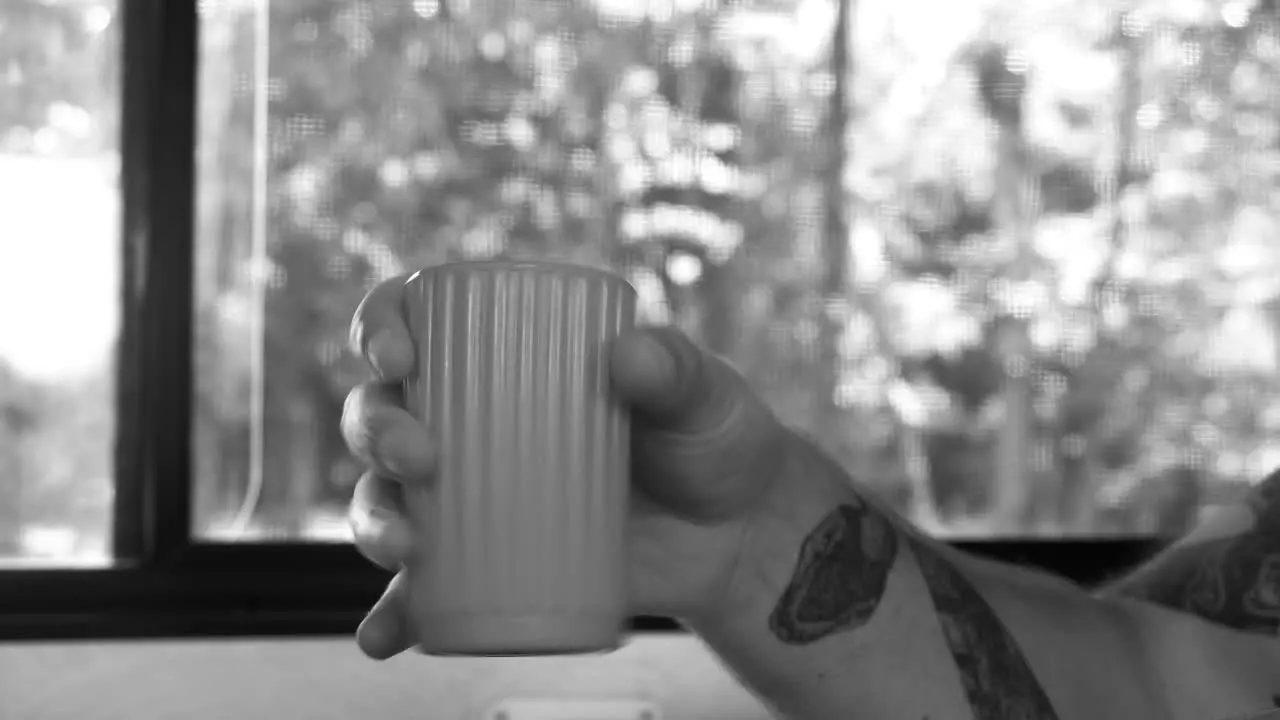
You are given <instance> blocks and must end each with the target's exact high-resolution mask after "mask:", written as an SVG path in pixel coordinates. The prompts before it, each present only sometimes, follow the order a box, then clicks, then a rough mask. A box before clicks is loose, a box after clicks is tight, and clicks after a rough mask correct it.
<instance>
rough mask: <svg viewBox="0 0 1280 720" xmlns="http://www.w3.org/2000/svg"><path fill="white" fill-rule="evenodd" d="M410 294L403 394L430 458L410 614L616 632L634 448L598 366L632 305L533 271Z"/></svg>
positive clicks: (465, 277) (601, 276)
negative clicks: (594, 626)
mask: <svg viewBox="0 0 1280 720" xmlns="http://www.w3.org/2000/svg"><path fill="white" fill-rule="evenodd" d="M415 278H416V279H415V280H411V281H410V285H411V290H410V293H409V295H410V297H409V298H408V299H407V302H408V303H409V304H410V306H411V308H410V321H411V324H412V325H413V326H414V329H415V332H417V333H418V335H417V338H418V342H419V372H418V374H417V377H416V378H414V379H411V380H410V381H409V383H408V385H407V387H406V389H407V391H408V392H407V395H408V400H409V405H410V410H411V411H413V412H415V414H417V415H418V416H419V417H425V418H426V419H427V420H428V423H429V424H430V425H431V426H432V427H433V429H434V430H435V431H436V432H437V434H438V436H439V438H440V443H441V460H440V476H439V479H438V481H437V483H436V485H437V487H436V488H435V489H434V490H433V491H432V492H431V493H428V494H430V495H434V496H435V497H434V500H430V501H423V502H421V503H420V504H419V506H418V507H419V508H421V509H422V511H423V514H425V515H426V517H424V518H422V520H423V522H424V523H425V524H427V525H429V527H425V528H423V530H424V531H425V533H426V534H427V535H428V536H429V537H430V538H431V539H430V540H429V541H428V542H426V543H425V544H424V547H423V552H425V553H426V557H424V558H422V561H423V562H424V563H425V565H426V566H427V567H429V568H430V570H429V572H427V575H428V579H427V581H426V582H425V583H424V584H423V585H421V588H422V592H421V593H420V594H419V597H417V598H416V599H415V602H416V603H418V607H417V611H418V612H425V613H427V614H428V615H432V616H441V617H442V621H443V616H446V615H448V616H463V615H469V616H475V615H480V616H486V617H488V616H509V617H512V618H514V617H516V616H519V617H527V618H533V617H552V616H556V617H569V616H573V617H584V619H585V617H590V616H597V618H598V619H599V620H604V619H605V618H604V617H603V615H609V616H612V615H618V617H617V618H616V620H617V621H618V622H621V621H623V620H624V619H625V607H624V597H623V593H624V592H625V585H624V578H623V575H622V573H623V566H624V560H625V558H624V556H623V555H622V552H623V550H624V548H623V538H624V533H625V524H626V512H625V510H626V502H627V494H628V483H627V482H626V479H627V473H628V471H629V456H630V447H629V440H630V437H629V433H628V430H629V424H628V420H627V417H626V414H625V412H624V411H623V410H622V408H620V407H619V406H617V405H616V404H615V403H614V402H613V401H612V400H611V399H610V395H609V391H608V360H607V357H606V356H605V354H604V353H606V351H607V347H606V341H607V340H609V339H612V338H613V337H616V336H617V335H618V334H619V333H620V332H621V331H622V330H623V329H624V328H626V327H629V326H630V325H631V322H632V319H633V317H634V312H635V299H634V291H633V290H632V289H631V288H630V286H629V285H628V284H627V283H626V282H625V281H624V280H622V279H621V278H618V277H615V276H611V275H608V274H605V273H600V272H597V271H592V270H585V269H574V268H569V269H568V270H566V268H565V267H563V266H556V265H546V264H539V263H528V264H524V263H520V264H516V265H514V266H513V265H512V264H510V263H483V262H481V263H458V264H455V265H446V266H440V267H438V268H431V269H428V270H424V271H423V272H422V273H419V275H418V276H415ZM415 314H416V317H415ZM464 318H465V322H461V320H462V319H464ZM610 619H612V617H610Z"/></svg>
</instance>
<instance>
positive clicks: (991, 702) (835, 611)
mask: <svg viewBox="0 0 1280 720" xmlns="http://www.w3.org/2000/svg"><path fill="white" fill-rule="evenodd" d="M904 542H905V543H907V544H908V545H909V547H911V549H912V551H913V553H914V555H915V556H916V558H917V562H918V563H919V566H920V570H921V574H922V575H923V577H924V581H925V584H926V586H927V587H928V592H929V596H930V598H931V600H932V602H933V606H934V609H935V611H936V612H937V614H938V619H939V621H940V622H941V625H942V630H943V633H944V635H945V640H946V643H947V647H948V648H949V649H950V651H951V655H952V657H953V658H954V660H955V663H956V668H957V669H958V670H959V673H960V680H961V684H962V686H963V688H964V692H965V695H966V697H967V698H968V700H969V704H970V706H971V707H972V709H973V714H974V718H975V720H1006V718H1018V719H1019V720H1057V717H1058V716H1057V714H1056V712H1055V711H1054V709H1053V706H1052V704H1051V703H1050V702H1049V698H1048V696H1047V695H1045V692H1044V689H1043V688H1042V687H1041V686H1040V683H1039V681H1038V680H1037V679H1036V677H1035V675H1034V674H1033V673H1032V671H1031V668H1030V667H1029V666H1028V664H1027V661H1026V659H1025V658H1024V657H1023V655H1022V651H1021V650H1020V649H1019V647H1018V644H1017V642H1016V641H1015V640H1014V638H1013V636H1012V635H1011V634H1010V633H1009V631H1008V629H1006V628H1005V626H1004V624H1003V623H1002V622H1001V621H1000V619H999V618H998V617H997V616H996V613H995V611H994V610H993V609H992V608H991V606H990V605H988V604H987V602H986V601H985V600H983V598H982V596H981V595H979V594H978V591H977V590H976V589H974V587H973V586H972V585H971V584H970V583H969V581H968V580H967V579H965V577H964V576H963V575H962V574H961V573H960V572H959V571H958V570H956V569H955V568H954V567H952V566H951V564H950V563H948V562H947V561H946V560H945V559H944V558H942V557H940V556H939V555H938V554H937V553H936V552H935V551H934V550H933V549H931V548H929V547H928V546H927V545H925V544H924V543H922V542H919V541H917V540H916V539H914V538H910V537H908V536H904V535H902V534H901V533H900V532H899V531H898V529H897V528H895V527H894V525H893V524H892V522H891V521H890V520H889V519H888V518H887V517H885V516H884V515H883V514H882V513H881V512H880V511H878V510H877V509H875V508H874V507H872V506H870V505H868V504H866V503H862V502H857V503H849V504H844V505H840V506H839V507H837V508H836V509H835V510H832V511H831V512H830V513H829V514H828V515H827V516H826V517H824V518H823V519H822V521H821V522H819V523H818V525H817V527H815V528H814V529H813V531H811V532H810V533H809V535H808V536H807V537H806V538H805V539H804V541H803V542H802V543H801V546H800V553H799V559H798V560H797V562H796V567H795V570H794V571H793V572H792V576H791V581H790V582H789V583H788V584H787V587H786V589H785V590H784V591H783V593H782V597H781V598H780V599H779V600H778V603H777V605H776V606H775V607H774V609H773V612H772V613H771V614H770V615H769V629H770V631H771V632H772V633H773V634H774V636H775V637H777V638H778V639H779V640H781V641H782V642H785V643H788V644H791V645H807V644H810V643H814V642H817V641H819V640H821V639H823V638H825V637H828V636H830V635H832V634H835V633H838V632H841V631H844V630H851V629H854V628H858V627H861V626H863V625H866V624H867V623H868V622H869V621H870V620H871V618H872V617H873V616H874V615H875V612H876V610H877V608H878V607H879V606H880V601H881V599H882V598H883V596H884V592H885V587H886V585H887V584H888V578H889V572H890V570H892V568H893V565H894V563H895V562H896V560H897V557H898V550H899V547H900V545H901V544H902V543H904Z"/></svg>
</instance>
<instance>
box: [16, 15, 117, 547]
mask: <svg viewBox="0 0 1280 720" xmlns="http://www.w3.org/2000/svg"><path fill="white" fill-rule="evenodd" d="M115 12H116V3H115V2H114V1H108V0H76V1H74V2H73V1H71V0H60V1H53V2H51V1H49V0H5V2H3V3H0V567H3V566H9V565H13V564H30V565H62V564H105V563H106V562H107V561H108V559H109V555H110V536H111V502H112V495H113V487H112V482H113V479H112V445H113V442H114V440H113V433H114V427H113V423H114V403H113V393H114V386H115V376H114V370H113V365H114V352H115V341H116V336H117V331H118V327H119V312H120V304H119V298H118V294H119V273H120V240H119V230H118V226H119V219H120V194H119V187H118V168H119V158H118V156H117V148H118V143H117V133H118V131H119V123H118V122H117V118H118V117H119V112H120V105H119V90H120V84H119V72H118V68H119V65H118V43H117V39H118V29H117V27H116V23H115V19H116V15H115Z"/></svg>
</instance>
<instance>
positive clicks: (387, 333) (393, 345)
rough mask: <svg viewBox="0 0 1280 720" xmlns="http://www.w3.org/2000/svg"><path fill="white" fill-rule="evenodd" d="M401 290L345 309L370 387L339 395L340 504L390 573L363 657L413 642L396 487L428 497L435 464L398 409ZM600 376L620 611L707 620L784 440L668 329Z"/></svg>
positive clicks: (363, 642)
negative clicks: (348, 493)
mask: <svg viewBox="0 0 1280 720" xmlns="http://www.w3.org/2000/svg"><path fill="white" fill-rule="evenodd" d="M403 292H404V279H403V278H397V279H394V280H391V281H388V282H386V283H383V284H382V285H380V286H378V287H377V288H375V289H374V290H373V291H372V292H371V293H370V294H369V295H368V296H367V297H366V298H365V299H364V301H363V302H362V303H361V304H360V307H359V308H358V309H357V310H356V314H355V318H354V319H353V321H352V326H351V342H352V345H353V348H354V349H355V350H356V351H358V352H360V353H361V354H362V355H363V356H364V357H365V358H366V360H367V361H368V362H369V364H370V366H372V368H373V369H374V374H375V376H376V380H375V381H374V382H370V383H366V384H364V385H361V386H359V387H357V388H356V389H354V390H352V391H351V394H350V395H349V396H348V397H347V401H346V406H345V407H344V409H343V418H342V431H343V436H344V437H345V438H346V441H347V444H348V445H349V446H350V448H351V450H352V452H354V453H355V454H356V455H357V456H358V457H359V458H360V459H361V460H362V461H363V462H364V463H365V464H366V465H367V467H368V468H369V470H368V471H367V472H366V473H365V474H364V475H363V476H362V477H361V478H360V481H359V482H358V484H357V485H356V489H355V495H354V498H353V500H352V502H351V508H350V521H351V526H352V529H353V530H354V532H355V538H356V546H357V547H358V548H359V549H360V552H361V553H363V554H364V555H365V557H367V558H369V559H370V560H371V561H373V562H374V563H377V564H378V565H380V566H382V567H384V568H386V569H388V570H398V571H399V574H397V575H396V577H395V578H394V579H393V580H392V581H391V583H390V585H389V586H388V587H387V590H386V592H385V593H384V594H383V596H382V598H381V599H380V600H379V601H378V602H377V603H376V604H375V605H374V607H373V609H372V610H371V611H370V613H369V615H368V617H367V618H365V620H364V622H363V623H361V625H360V628H359V630H358V631H357V634H356V639H357V643H358V644H359V646H360V648H361V650H362V651H363V652H364V653H365V654H366V655H368V656H370V657H373V658H377V659H383V658H388V657H391V656H393V655H396V654H398V653H400V652H402V651H403V650H405V649H407V648H408V647H410V646H412V645H414V644H415V643H416V641H415V639H414V638H413V637H411V633H410V630H409V626H408V623H407V621H406V617H407V615H406V613H405V609H404V603H405V602H406V600H405V591H404V582H403V580H404V571H403V570H402V569H401V567H402V565H403V564H404V562H405V560H406V558H408V557H410V555H411V554H412V552H413V548H414V538H413V537H412V531H411V529H410V527H411V526H410V524H409V522H408V520H407V518H406V516H405V511H404V504H403V498H402V495H401V489H402V488H403V487H404V486H405V485H408V484H414V483H416V484H420V485H426V486H427V487H429V486H430V483H431V481H432V477H433V473H434V470H435V460H436V456H435V452H436V446H435V445H434V444H433V443H432V441H431V438H432V429H431V428H429V427H425V426H424V425H423V424H422V423H421V422H419V421H418V420H417V419H415V418H414V417H412V416H410V415H409V413H408V412H406V411H405V410H404V409H403V406H402V402H401V400H402V398H401V395H402V391H401V388H402V381H403V379H404V378H405V377H406V376H407V375H408V374H409V373H410V372H411V371H412V369H413V367H414V363H415V357H414V355H415V345H414V343H413V341H412V339H411V338H410V334H409V328H408V326H407V325H406V321H405V318H404V315H403V312H402V309H401V308H402V305H401V304H402V300H403ZM610 374H611V378H612V381H613V387H614V389H615V391H616V392H617V393H618V395H619V397H620V398H621V400H622V401H623V402H624V403H626V404H627V406H628V407H629V409H630V411H631V413H632V423H633V441H632V468H633V470H632V483H633V489H632V501H631V517H630V520H629V522H630V528H629V536H628V546H629V555H630V557H629V559H628V563H629V567H628V568H627V570H628V573H627V578H628V584H629V595H630V602H631V608H630V609H631V612H632V613H633V614H637V615H663V616H671V617H680V618H688V617H695V616H698V615H700V614H706V613H711V612H714V611H715V609H716V608H717V607H718V605H719V604H720V603H721V602H723V601H724V596H725V594H726V592H727V588H729V587H730V585H731V581H732V579H733V577H734V575H735V572H734V571H735V568H736V567H737V565H738V558H739V555H740V554H741V552H742V548H743V545H744V538H745V537H746V536H747V534H748V533H749V531H750V529H751V527H752V521H753V518H754V517H756V516H757V515H758V514H759V513H760V509H761V506H762V505H763V504H764V498H765V497H766V496H767V495H768V491H769V490H770V489H771V487H772V486H773V485H775V484H776V483H777V482H778V479H779V478H780V477H781V475H782V471H781V468H782V467H783V465H784V464H785V463H786V462H787V457H788V454H789V453H790V452H791V448H792V446H793V445H794V444H795V443H792V442H790V440H791V439H792V437H793V436H792V435H791V433H790V432H789V431H787V430H786V429H784V428H783V427H782V426H781V425H780V424H779V423H778V422H777V420H776V419H775V418H774V416H773V414H772V413H771V412H769V410H768V409H767V408H766V407H765V406H764V404H763V403H762V402H761V401H760V400H759V399H758V398H757V397H756V396H755V395H754V394H753V393H752V392H751V391H750V390H749V389H748V388H747V386H746V384H745V383H744V381H743V379H742V378H741V377H740V376H739V375H738V374H737V373H735V372H734V371H733V370H732V369H730V368H729V367H728V366H727V365H725V364H724V363H723V362H722V361H720V360H718V359H716V358H714V357H712V356H710V355H706V354H704V353H702V352H701V351H699V350H698V349H697V348H696V347H694V345H693V344H692V343H691V342H689V340H688V339H686V338H685V337H684V336H683V335H681V334H680V333H678V332H676V331H674V330H671V329H646V330H639V331H636V332H633V333H631V334H629V335H626V336H624V337H622V338H619V339H618V340H617V341H616V342H615V343H614V345H613V347H612V348H611V357H610Z"/></svg>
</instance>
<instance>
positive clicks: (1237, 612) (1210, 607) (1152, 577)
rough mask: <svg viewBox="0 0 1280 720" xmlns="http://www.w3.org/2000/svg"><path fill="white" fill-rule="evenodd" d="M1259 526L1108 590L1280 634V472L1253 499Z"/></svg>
mask: <svg viewBox="0 0 1280 720" xmlns="http://www.w3.org/2000/svg"><path fill="white" fill-rule="evenodd" d="M1248 505H1249V508H1250V509H1251V510H1252V511H1253V514H1254V517H1255V519H1256V522H1255V523H1254V526H1253V527H1252V528H1251V529H1250V530H1248V531H1247V532H1244V533H1243V534H1241V535H1238V536H1236V537H1230V538H1216V539H1213V540H1207V541H1203V542H1197V543H1194V544H1190V545H1186V546H1183V547H1179V548H1175V549H1172V550H1169V551H1167V552H1166V554H1164V555H1163V556H1160V557H1157V558H1156V559H1155V560H1153V561H1152V562H1151V563H1150V564H1149V565H1148V566H1147V567H1145V568H1144V569H1142V570H1140V571H1139V572H1137V573H1135V574H1134V575H1132V576H1130V577H1128V578H1126V579H1124V580H1121V581H1120V582H1119V583H1116V584H1115V585H1113V586H1112V587H1110V588H1109V589H1108V591H1107V592H1109V593H1113V594H1120V595H1127V596H1130V597H1135V598H1138V599H1142V600H1146V601H1148V602H1152V603H1156V604H1158V605H1164V606H1167V607H1170V608H1173V609H1175V610H1182V611H1184V612H1188V613H1192V614H1194V615H1198V616H1200V617H1202V618H1204V619H1206V620H1209V621H1212V622H1215V623H1219V624H1222V625H1225V626H1227V627H1231V628H1235V629H1237V630H1244V631H1246V632H1254V633H1260V634H1264V635H1277V634H1280V473H1273V474H1272V475H1271V476H1269V477H1268V478H1267V479H1266V480H1264V481H1263V482H1262V484H1261V485H1260V486H1259V487H1258V489H1257V491H1255V493H1254V494H1253V495H1252V496H1251V497H1250V498H1249V500H1248Z"/></svg>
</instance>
